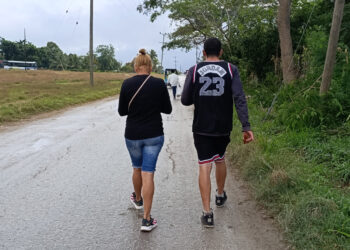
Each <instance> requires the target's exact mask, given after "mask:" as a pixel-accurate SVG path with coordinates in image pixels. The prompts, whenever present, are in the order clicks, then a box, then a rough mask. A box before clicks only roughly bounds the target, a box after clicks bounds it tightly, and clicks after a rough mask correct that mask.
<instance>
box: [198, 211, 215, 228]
mask: <svg viewBox="0 0 350 250" xmlns="http://www.w3.org/2000/svg"><path fill="white" fill-rule="evenodd" d="M201 221H202V225H203V226H204V227H214V214H213V211H211V212H210V213H204V212H203V215H202V217H201Z"/></svg>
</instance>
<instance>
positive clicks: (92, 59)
mask: <svg viewBox="0 0 350 250" xmlns="http://www.w3.org/2000/svg"><path fill="white" fill-rule="evenodd" d="M90 85H91V87H93V86H94V0H90Z"/></svg>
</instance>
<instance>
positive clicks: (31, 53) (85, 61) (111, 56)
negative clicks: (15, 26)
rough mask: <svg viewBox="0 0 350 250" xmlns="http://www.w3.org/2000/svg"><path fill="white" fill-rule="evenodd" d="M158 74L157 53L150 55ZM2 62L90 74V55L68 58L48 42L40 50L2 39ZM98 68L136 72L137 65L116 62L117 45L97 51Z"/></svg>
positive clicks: (159, 68) (67, 55)
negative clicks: (88, 71)
mask: <svg viewBox="0 0 350 250" xmlns="http://www.w3.org/2000/svg"><path fill="white" fill-rule="evenodd" d="M149 55H150V56H151V59H152V62H153V68H154V71H156V72H161V71H162V68H161V66H160V63H159V60H158V56H157V53H156V52H155V51H154V50H153V49H152V50H150V52H149ZM0 59H3V60H17V61H25V60H26V61H35V62H37V65H38V68H41V69H50V70H72V71H87V70H89V62H90V61H89V53H87V54H86V55H77V54H73V53H70V54H66V53H64V52H63V51H62V50H61V49H60V47H59V46H58V45H57V44H56V43H54V42H48V43H47V44H46V46H44V47H36V46H35V45H34V44H32V43H31V42H28V41H25V40H20V41H18V42H16V41H9V40H6V39H4V38H0ZM94 65H95V69H96V70H98V71H118V72H133V71H134V69H133V63H132V62H127V63H125V64H122V63H121V62H119V61H118V60H117V59H116V58H115V49H114V47H113V45H111V44H109V45H99V46H97V47H96V49H95V51H94Z"/></svg>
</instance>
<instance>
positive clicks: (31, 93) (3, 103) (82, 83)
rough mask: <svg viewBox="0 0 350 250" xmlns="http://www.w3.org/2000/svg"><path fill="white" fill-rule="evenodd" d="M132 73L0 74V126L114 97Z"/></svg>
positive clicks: (2, 72) (56, 72)
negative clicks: (92, 77) (91, 82)
mask: <svg viewBox="0 0 350 250" xmlns="http://www.w3.org/2000/svg"><path fill="white" fill-rule="evenodd" d="M131 75H132V74H120V73H95V86H94V87H93V88H91V87H90V86H89V73H87V72H68V71H64V72H61V71H41V70H38V71H27V72H25V71H16V70H11V71H7V70H1V71H0V124H1V123H4V122H9V121H16V120H20V119H23V118H28V117H30V116H31V115H35V114H39V113H43V112H47V111H52V110H58V109H62V108H65V107H67V106H71V105H75V104H81V103H85V102H89V101H93V100H97V99H101V98H104V97H108V96H114V95H117V94H118V93H119V91H120V87H121V84H122V80H124V79H125V78H127V77H130V76H131Z"/></svg>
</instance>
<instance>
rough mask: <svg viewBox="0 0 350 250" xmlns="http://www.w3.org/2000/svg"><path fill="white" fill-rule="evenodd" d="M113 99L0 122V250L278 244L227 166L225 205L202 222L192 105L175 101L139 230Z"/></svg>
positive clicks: (120, 121) (121, 120)
mask: <svg viewBox="0 0 350 250" xmlns="http://www.w3.org/2000/svg"><path fill="white" fill-rule="evenodd" d="M116 105H117V101H115V100H111V99H109V100H104V101H100V102H95V103H92V104H88V105H85V106H81V107H77V108H73V109H71V110H69V111H66V112H62V113H59V114H56V115H54V116H51V117H49V118H44V119H39V120H36V121H31V122H27V123H26V124H22V125H16V126H11V127H9V128H2V129H1V132H0V249H239V250H242V249H243V250H244V249H269V250H270V249H285V248H286V246H285V245H284V243H283V242H282V240H281V235H280V234H279V233H278V230H277V229H275V227H274V226H273V225H272V223H271V220H270V219H268V218H267V217H266V216H264V214H263V212H261V211H257V209H256V205H255V204H254V202H253V201H252V200H251V199H250V198H249V195H248V192H247V190H246V189H245V188H244V187H243V186H242V182H241V181H240V180H239V179H237V177H236V175H235V173H234V172H233V170H230V171H229V175H228V182H227V188H226V189H227V193H228V197H229V200H228V203H227V206H226V207H224V208H221V209H217V208H214V212H215V223H216V226H215V228H214V229H204V228H202V226H201V224H200V220H199V216H200V213H201V202H200V195H199V191H198V185H197V167H196V157H195V150H194V147H193V142H192V135H191V119H192V109H191V108H186V107H183V106H182V105H180V103H179V101H175V102H174V111H173V114H172V115H170V116H164V126H165V133H166V141H165V145H164V147H163V150H162V152H161V154H160V157H159V164H158V166H157V172H156V177H155V182H156V193H155V197H154V204H153V210H152V215H154V216H155V217H156V218H157V220H158V223H159V226H158V228H156V229H155V230H154V231H152V232H151V233H141V232H140V231H139V229H140V223H141V217H142V213H140V212H138V211H136V210H134V209H133V207H132V205H131V204H130V202H129V200H128V199H129V196H130V192H131V191H132V184H131V172H132V169H131V166H130V160H129V156H128V153H127V150H126V148H125V145H124V139H123V133H124V126H125V119H124V118H120V117H119V116H118V115H117V113H116ZM213 179H214V178H213ZM213 184H214V183H213ZM213 195H214V193H213Z"/></svg>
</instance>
